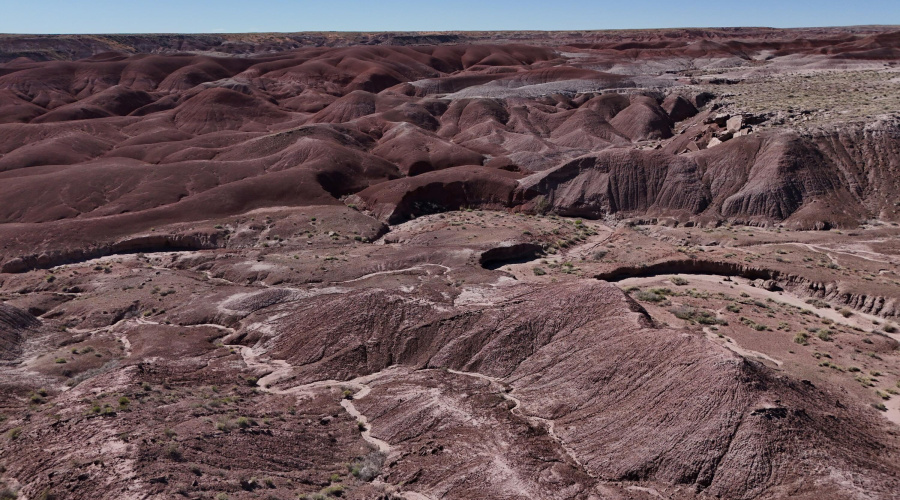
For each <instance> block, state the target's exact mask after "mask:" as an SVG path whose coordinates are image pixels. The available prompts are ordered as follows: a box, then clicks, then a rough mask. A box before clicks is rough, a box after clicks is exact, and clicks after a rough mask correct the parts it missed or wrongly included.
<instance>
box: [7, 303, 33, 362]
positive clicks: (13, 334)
mask: <svg viewBox="0 0 900 500" xmlns="http://www.w3.org/2000/svg"><path fill="white" fill-rule="evenodd" d="M38 326H40V321H38V319H37V318H35V317H34V316H32V315H31V314H28V313H27V312H25V311H22V310H21V309H17V308H15V307H13V306H10V305H8V304H4V303H0V361H9V360H13V359H15V358H17V357H18V356H19V355H20V354H21V352H22V351H21V346H22V341H23V340H24V338H25V334H26V333H27V332H29V331H32V330H34V329H35V328H37V327H38Z"/></svg>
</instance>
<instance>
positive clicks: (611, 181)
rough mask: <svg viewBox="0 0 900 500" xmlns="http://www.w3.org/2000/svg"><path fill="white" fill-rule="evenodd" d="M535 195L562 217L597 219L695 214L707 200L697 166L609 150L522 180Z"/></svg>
mask: <svg viewBox="0 0 900 500" xmlns="http://www.w3.org/2000/svg"><path fill="white" fill-rule="evenodd" d="M528 192H535V193H539V196H542V198H541V199H538V200H532V202H531V203H532V206H533V207H535V208H537V205H538V204H539V203H547V204H548V205H549V206H550V207H552V208H553V209H555V210H557V211H558V212H559V213H561V214H564V215H579V216H586V217H600V216H603V215H605V214H608V213H617V212H625V213H634V212H653V213H668V212H681V213H687V214H696V213H700V212H702V211H703V210H704V209H705V208H706V207H707V205H709V202H710V199H711V196H710V192H709V189H707V188H706V187H705V186H704V185H703V182H702V179H701V172H700V170H699V168H698V165H697V163H696V162H695V161H693V160H692V159H690V158H686V157H677V156H671V155H666V154H665V153H661V152H645V151H639V150H634V149H611V150H606V151H602V152H600V153H596V154H591V155H587V156H583V157H581V158H578V159H575V160H572V161H570V162H568V163H564V164H562V165H560V166H558V167H556V168H553V169H550V170H547V171H545V172H540V173H537V174H534V175H532V176H530V177H526V178H525V179H523V180H522V181H521V183H520V193H522V194H524V193H528Z"/></svg>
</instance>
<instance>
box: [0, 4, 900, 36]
mask: <svg viewBox="0 0 900 500" xmlns="http://www.w3.org/2000/svg"><path fill="white" fill-rule="evenodd" d="M855 24H900V0H855V1H854V0H704V1H697V0H615V1H609V0H593V1H592V0H544V1H539V0H518V1H513V0H444V1H440V2H438V1H432V0H417V1H413V0H343V1H327V0H320V1H310V0H220V1H212V0H143V1H137V0H118V1H116V0H30V1H29V0H0V33H210V32H234V33H236V32H254V31H280V32H288V31H430V30H569V29H572V30H586V29H624V28H661V27H687V26H690V27H703V26H772V27H800V26H847V25H855Z"/></svg>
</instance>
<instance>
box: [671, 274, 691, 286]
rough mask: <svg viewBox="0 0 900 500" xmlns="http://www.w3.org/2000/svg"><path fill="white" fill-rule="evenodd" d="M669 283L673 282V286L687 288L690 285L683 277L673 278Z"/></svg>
mask: <svg viewBox="0 0 900 500" xmlns="http://www.w3.org/2000/svg"><path fill="white" fill-rule="evenodd" d="M669 281H671V282H672V284H673V285H676V286H685V285H687V284H688V283H689V282H688V280H686V279H684V278H682V277H681V276H672V277H671V278H669Z"/></svg>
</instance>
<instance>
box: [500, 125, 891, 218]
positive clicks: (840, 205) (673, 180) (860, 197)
mask: <svg viewBox="0 0 900 500" xmlns="http://www.w3.org/2000/svg"><path fill="white" fill-rule="evenodd" d="M898 169H900V126H898V125H897V124H896V123H893V122H880V123H878V124H876V125H871V126H862V125H859V126H855V127H850V128H848V129H846V130H845V129H834V130H816V131H813V132H806V133H803V134H801V133H798V132H795V131H790V130H781V131H772V132H767V133H761V134H756V135H751V136H745V137H740V138H735V139H732V140H731V141H728V142H726V143H725V144H722V145H719V146H717V147H714V148H709V149H706V150H703V151H698V152H696V153H689V154H685V155H672V154H667V153H664V152H660V151H642V150H633V149H632V150H620V149H610V150H605V151H601V152H599V153H592V154H590V155H586V156H583V157H580V158H577V159H575V160H572V161H569V162H567V163H564V164H562V165H560V166H558V167H555V168H553V169H550V170H548V171H545V172H539V173H536V174H533V175H532V176H529V177H526V178H525V179H523V180H522V181H521V183H520V192H519V194H518V196H517V198H518V199H519V200H520V201H521V202H523V203H525V207H526V209H528V210H540V209H541V208H544V209H550V210H554V211H556V212H558V213H560V214H564V215H578V216H585V217H596V218H599V217H604V216H607V215H610V214H621V215H622V216H629V215H653V216H660V215H680V216H684V217H691V216H699V215H702V216H708V217H711V218H715V219H726V220H732V221H736V222H745V223H747V222H750V223H760V222H766V221H768V222H784V223H785V224H787V225H788V226H791V227H797V228H801V229H822V228H828V227H834V226H838V227H853V226H855V225H857V224H858V223H860V222H861V221H863V220H865V219H867V218H870V217H880V218H883V219H887V220H897V218H898V217H900V206H898V205H897V202H896V197H897V194H898V193H900V181H898V175H897V172H898ZM526 193H530V194H529V195H526ZM534 194H536V195H537V198H536V199H534V198H530V196H534Z"/></svg>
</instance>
